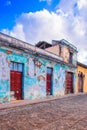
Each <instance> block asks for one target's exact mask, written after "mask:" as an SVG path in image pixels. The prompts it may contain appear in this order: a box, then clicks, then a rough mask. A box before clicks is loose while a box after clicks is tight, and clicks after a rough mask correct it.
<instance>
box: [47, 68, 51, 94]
mask: <svg viewBox="0 0 87 130" xmlns="http://www.w3.org/2000/svg"><path fill="white" fill-rule="evenodd" d="M46 93H47V95H52V68H47V78H46Z"/></svg>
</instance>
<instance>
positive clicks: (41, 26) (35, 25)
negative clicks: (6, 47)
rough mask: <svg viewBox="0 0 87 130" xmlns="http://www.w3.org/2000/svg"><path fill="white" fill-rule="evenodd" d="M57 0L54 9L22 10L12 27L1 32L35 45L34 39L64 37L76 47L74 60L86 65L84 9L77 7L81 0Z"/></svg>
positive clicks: (86, 42) (86, 39)
mask: <svg viewBox="0 0 87 130" xmlns="http://www.w3.org/2000/svg"><path fill="white" fill-rule="evenodd" d="M64 1H66V0H61V2H60V3H59V4H58V6H57V7H56V12H49V11H48V10H46V9H44V10H41V11H37V12H33V13H32V12H29V13H23V14H22V15H21V16H20V17H19V18H18V19H17V21H16V25H15V26H14V27H13V29H12V30H7V29H3V30H2V31H3V32H5V33H8V34H9V35H12V36H15V37H16V38H19V39H22V40H24V41H27V42H29V43H31V44H35V43H37V42H38V41H40V40H41V41H42V40H44V41H48V42H51V40H53V39H55V40H60V39H66V40H68V41H69V42H71V43H72V44H74V45H75V46H77V47H78V50H79V53H78V59H79V61H80V62H84V63H86V64H87V61H86V60H87V53H86V50H87V22H86V21H87V15H86V14H85V15H84V12H85V11H87V8H85V10H84V8H81V9H80V8H79V4H81V3H79V4H78V2H82V1H83V0H78V1H77V2H76V0H72V1H70V0H67V1H66V2H64Z"/></svg>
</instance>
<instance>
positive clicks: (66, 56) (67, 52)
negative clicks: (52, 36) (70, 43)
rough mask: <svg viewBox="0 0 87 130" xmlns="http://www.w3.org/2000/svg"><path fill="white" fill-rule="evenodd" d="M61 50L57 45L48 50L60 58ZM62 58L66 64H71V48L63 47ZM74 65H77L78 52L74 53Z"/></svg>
mask: <svg viewBox="0 0 87 130" xmlns="http://www.w3.org/2000/svg"><path fill="white" fill-rule="evenodd" d="M59 48H60V47H59V45H55V46H52V47H49V48H47V49H46V50H47V51H49V52H52V53H54V54H56V55H58V56H59V52H60V50H59ZM61 57H62V58H63V61H64V62H66V63H69V58H70V49H69V47H67V46H64V45H61ZM72 64H73V65H77V52H73V57H72Z"/></svg>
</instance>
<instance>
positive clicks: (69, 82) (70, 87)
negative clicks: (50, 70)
mask: <svg viewBox="0 0 87 130" xmlns="http://www.w3.org/2000/svg"><path fill="white" fill-rule="evenodd" d="M68 93H73V73H71V72H66V94H68Z"/></svg>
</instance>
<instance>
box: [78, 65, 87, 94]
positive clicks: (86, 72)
mask: <svg viewBox="0 0 87 130" xmlns="http://www.w3.org/2000/svg"><path fill="white" fill-rule="evenodd" d="M79 71H80V72H82V73H83V74H84V75H85V78H84V86H83V92H87V68H85V67H84V66H81V65H77V77H76V79H77V83H76V92H77V93H78V73H79Z"/></svg>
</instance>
